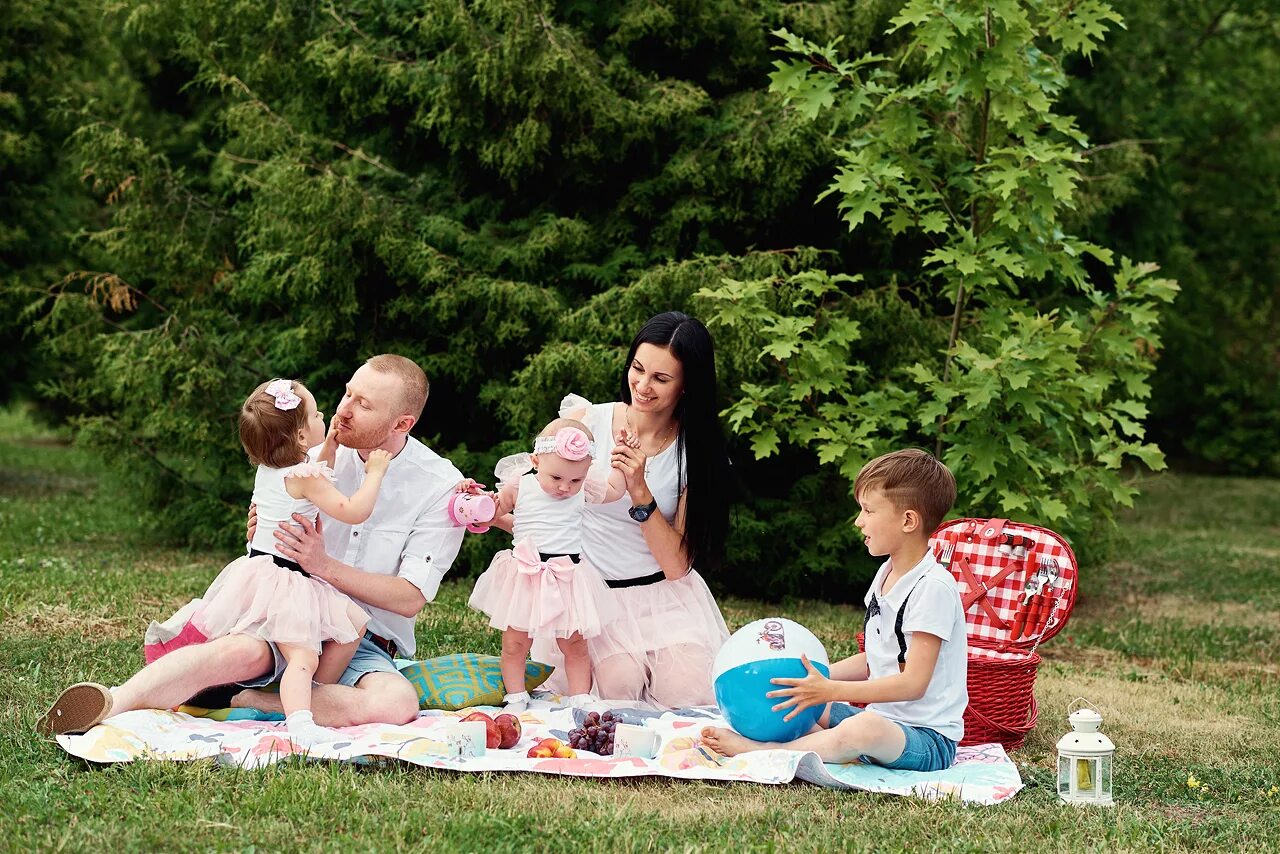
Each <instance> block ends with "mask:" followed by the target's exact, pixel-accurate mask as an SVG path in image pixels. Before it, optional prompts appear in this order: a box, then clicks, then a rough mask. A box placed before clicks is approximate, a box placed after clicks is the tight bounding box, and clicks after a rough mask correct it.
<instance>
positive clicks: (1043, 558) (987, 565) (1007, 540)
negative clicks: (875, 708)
mask: <svg viewBox="0 0 1280 854" xmlns="http://www.w3.org/2000/svg"><path fill="white" fill-rule="evenodd" d="M929 545H930V548H932V549H933V553H934V555H935V556H936V557H937V558H938V561H939V562H940V563H942V565H943V566H945V567H947V569H949V570H950V571H951V574H952V575H954V576H955V578H956V581H958V582H959V583H960V592H961V601H962V603H963V605H964V609H965V620H966V621H967V622H968V626H969V679H968V687H969V707H968V708H967V709H965V713H964V739H963V740H962V741H961V742H960V743H961V744H987V743H989V742H993V741H998V742H1000V743H1001V744H1002V745H1004V747H1005V749H1006V750H1013V749H1015V748H1018V747H1021V746H1022V742H1023V741H1024V740H1025V739H1026V737H1027V733H1029V732H1031V730H1032V729H1034V728H1035V725H1036V718H1037V715H1038V711H1039V710H1038V708H1037V706H1036V697H1035V683H1036V668H1038V667H1039V666H1040V656H1039V654H1037V653H1036V649H1037V647H1039V646H1040V644H1041V643H1043V642H1044V641H1046V640H1048V639H1049V638H1051V637H1053V636H1054V635H1056V634H1057V633H1058V632H1060V631H1062V627H1063V626H1064V625H1066V622H1067V618H1068V617H1070V615H1071V609H1072V608H1073V607H1074V606H1075V602H1076V592H1077V588H1078V572H1079V569H1078V567H1077V565H1076V556H1075V553H1074V552H1072V551H1071V546H1069V545H1067V543H1066V541H1065V540H1063V539H1062V537H1060V536H1058V535H1057V534H1055V533H1054V532H1053V531H1050V530H1048V529H1047V528H1040V527H1037V526H1035V525H1024V524H1022V523H1020V522H1010V521H1009V520H1007V519H955V520H953V521H951V522H948V523H946V524H945V525H943V526H942V527H940V528H938V530H936V531H934V533H933V536H932V537H930V539H929ZM858 643H859V646H861V644H862V637H861V635H859V637H858Z"/></svg>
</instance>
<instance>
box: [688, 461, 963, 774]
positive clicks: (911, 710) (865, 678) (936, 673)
mask: <svg viewBox="0 0 1280 854" xmlns="http://www.w3.org/2000/svg"><path fill="white" fill-rule="evenodd" d="M853 492H854V495H856V496H857V499H858V504H859V506H861V508H862V512H861V513H859V514H858V518H857V521H856V522H855V523H854V524H856V525H857V526H858V529H859V530H860V531H862V534H863V537H864V539H865V542H866V546H867V551H869V552H870V553H871V554H873V555H877V556H881V555H887V556H888V560H886V561H885V562H884V564H882V565H881V567H880V571H879V572H877V573H876V577H875V580H874V581H872V582H871V589H870V590H869V591H868V592H867V596H866V599H865V601H866V605H867V622H866V652H864V653H859V654H858V655H855V656H853V657H852V658H846V659H844V660H843V661H839V662H836V663H835V664H833V665H831V678H829V679H828V678H826V677H824V676H823V675H822V674H821V673H819V672H818V671H817V670H816V669H815V668H814V667H813V665H812V664H810V663H809V660H808V659H807V658H805V659H803V660H804V665H805V669H806V670H807V671H808V675H807V676H805V677H804V678H801V679H774V680H773V683H774V684H775V685H785V686H787V687H785V688H782V689H779V690H776V691H770V692H769V693H768V695H767V696H769V697H782V698H786V699H785V700H784V701H783V702H780V703H779V704H778V705H776V706H774V710H775V711H777V710H782V709H790V712H789V713H788V715H787V719H790V718H792V717H794V716H795V715H796V714H798V713H799V712H801V711H803V710H804V709H807V708H809V707H811V706H816V705H825V704H830V705H828V706H827V709H826V711H825V712H824V713H823V715H822V717H821V718H820V719H819V722H818V726H817V727H815V728H814V730H813V731H812V732H810V733H809V734H808V735H804V736H801V737H800V738H797V739H796V740H795V741H790V742H787V743H785V744H777V743H768V744H766V743H762V742H758V741H752V740H751V739H748V738H745V737H743V736H742V735H740V734H738V733H736V732H734V731H733V730H731V729H723V728H720V727H705V728H704V729H703V730H702V742H703V744H705V745H706V746H707V747H709V748H711V749H712V750H714V751H716V752H717V753H721V754H723V755H725V756H735V755H737V754H739V753H743V752H746V751H749V750H768V749H774V748H782V749H786V750H812V751H813V752H815V753H817V754H818V755H819V756H820V757H822V760H823V761H824V762H837V763H846V762H853V761H855V760H859V761H862V762H870V763H875V764H877V765H883V766H884V767H886V768H898V769H903V770H911V771H937V770H941V769H943V768H947V767H949V766H950V765H951V763H952V761H953V760H954V759H955V755H956V744H957V743H958V742H959V741H960V739H961V738H962V737H963V736H964V720H963V715H964V710H965V707H966V706H967V705H968V704H969V692H968V689H967V688H966V684H965V679H966V676H967V670H968V650H967V646H968V644H967V641H966V634H965V620H964V611H963V609H962V607H961V604H960V591H959V588H958V587H957V585H956V582H955V579H954V578H952V576H951V574H950V573H949V572H948V571H947V570H946V569H944V568H943V567H942V566H941V565H939V564H938V562H937V560H936V559H934V556H933V553H932V552H931V551H930V550H929V535H930V534H931V533H932V532H933V530H934V528H936V527H937V526H938V523H940V522H941V521H942V517H943V516H945V515H946V513H947V511H948V510H950V509H951V505H952V504H953V503H954V502H955V499H956V482H955V478H953V477H952V476H951V472H950V471H948V470H947V467H946V466H944V465H943V464H942V463H940V462H939V461H938V460H936V459H934V458H933V457H932V456H931V455H930V454H927V453H925V452H924V451H918V450H907V451H895V452H894V453H892V454H885V455H884V456H882V457H877V458H876V459H874V460H872V461H871V462H869V463H867V464H866V465H865V466H863V468H862V471H860V472H858V477H857V479H856V480H855V481H854V484H853ZM849 703H865V704H866V706H867V707H866V708H865V709H859V708H856V707H854V706H850V705H848V704H849Z"/></svg>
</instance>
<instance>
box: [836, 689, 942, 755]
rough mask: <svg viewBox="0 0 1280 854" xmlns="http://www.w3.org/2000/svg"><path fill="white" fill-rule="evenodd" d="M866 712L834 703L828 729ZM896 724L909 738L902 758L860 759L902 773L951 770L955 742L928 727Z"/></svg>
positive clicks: (845, 704)
mask: <svg viewBox="0 0 1280 854" xmlns="http://www.w3.org/2000/svg"><path fill="white" fill-rule="evenodd" d="M864 711H866V709H859V708H858V707H857V706H850V705H849V704H848V703H832V704H831V709H830V711H829V712H828V713H827V721H828V723H827V726H828V728H833V727H835V725H836V724H838V723H840V722H841V721H843V720H847V719H848V718H851V717H853V716H854V715H859V714H861V713H862V712H864ZM894 723H896V724H898V726H900V727H902V731H903V733H905V734H906V736H907V746H906V747H904V748H903V749H902V755H901V756H899V757H898V758H897V759H895V760H893V761H892V762H880V761H879V760H877V759H873V758H872V757H870V756H862V757H859V758H860V759H861V760H862V761H863V762H865V763H867V764H869V765H879V766H881V767H883V768H894V769H896V770H898V771H941V770H943V769H945V768H950V767H951V763H952V762H954V761H955V759H956V743H955V742H954V741H952V740H951V739H949V738H947V737H946V736H945V735H942V734H941V733H939V732H938V731H937V730H932V729H929V728H928V727H923V726H911V725H910V724H904V723H898V721H894Z"/></svg>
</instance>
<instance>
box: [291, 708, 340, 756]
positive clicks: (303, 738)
mask: <svg viewBox="0 0 1280 854" xmlns="http://www.w3.org/2000/svg"><path fill="white" fill-rule="evenodd" d="M284 722H285V726H286V727H288V729H289V738H290V740H292V741H294V742H296V743H297V744H298V745H299V746H303V747H307V746H310V745H313V744H328V743H329V742H332V741H337V740H338V734H337V733H336V732H334V731H333V730H331V729H328V728H327V727H322V726H320V725H319V724H317V723H316V721H315V718H313V717H312V716H311V711H310V710H308V709H304V710H302V711H298V712H294V713H293V714H291V715H289V716H288V717H287V718H285V719H284Z"/></svg>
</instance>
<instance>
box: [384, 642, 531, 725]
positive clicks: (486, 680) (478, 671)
mask: <svg viewBox="0 0 1280 854" xmlns="http://www.w3.org/2000/svg"><path fill="white" fill-rule="evenodd" d="M396 666H397V667H398V668H400V672H401V673H403V674H404V677H405V678H406V679H408V680H409V681H410V682H411V683H413V687H414V690H415V691H417V692H418V705H419V706H420V707H421V708H424V709H445V710H448V711H456V710H458V709H465V708H466V707H467V706H501V705H502V697H503V695H504V694H506V690H505V689H504V688H503V685H502V666H501V662H500V660H499V658H498V656H496V655H480V654H478V653H474V652H459V653H455V654H453V655H442V656H440V657H439V658H428V659H426V660H425V661H406V660H403V659H401V660H397V661H396ZM553 670H555V668H554V667H552V666H551V665H549V664H541V663H539V662H537V661H526V662H525V663H524V689H525V690H526V691H532V690H533V689H534V688H537V687H538V686H539V685H541V684H542V683H543V682H546V681H547V677H548V676H550V675H551V671H553Z"/></svg>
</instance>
